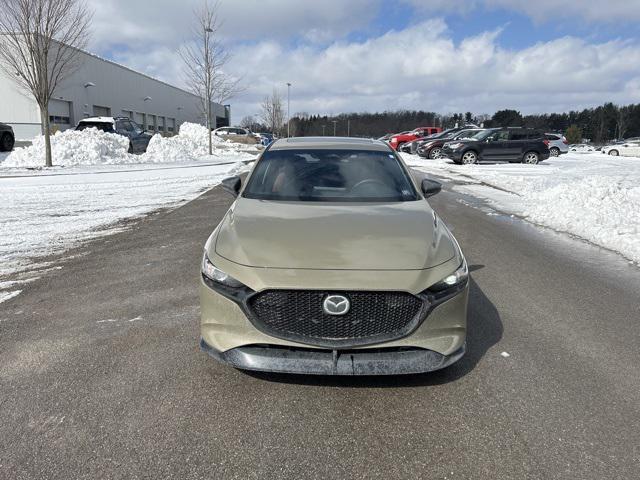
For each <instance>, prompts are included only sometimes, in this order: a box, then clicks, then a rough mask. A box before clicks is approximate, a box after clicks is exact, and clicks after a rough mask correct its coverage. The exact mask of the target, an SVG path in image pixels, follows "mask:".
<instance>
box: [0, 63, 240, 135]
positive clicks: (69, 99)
mask: <svg viewBox="0 0 640 480" xmlns="http://www.w3.org/2000/svg"><path fill="white" fill-rule="evenodd" d="M80 55H81V59H80V60H81V63H80V67H79V69H78V70H77V71H76V72H75V73H74V74H72V75H71V76H70V77H69V78H67V79H66V80H65V81H64V82H63V83H62V84H61V85H60V86H59V87H58V89H57V91H56V93H55V95H54V97H55V98H54V99H52V100H51V102H50V103H49V116H50V123H51V128H52V129H53V130H66V129H68V128H72V127H74V126H75V125H76V124H77V123H78V122H79V121H80V120H81V119H83V118H86V117H93V116H125V117H129V118H131V119H132V120H134V121H135V122H136V123H138V124H139V125H141V126H143V127H144V128H145V129H146V130H150V131H154V132H160V133H166V134H169V135H170V134H172V133H173V132H177V131H178V128H179V126H180V124H182V123H183V122H193V123H200V124H205V123H206V122H205V118H206V115H204V114H203V113H202V110H203V108H202V100H201V99H200V98H199V97H197V96H196V95H193V94H192V93H190V92H187V91H185V90H182V89H180V88H177V87H174V86H173V85H169V84H168V83H165V82H162V81H160V80H156V79H155V78H152V77H150V76H148V75H145V74H142V73H139V72H136V71H134V70H131V69H130V68H127V67H124V66H122V65H119V64H117V63H114V62H112V61H109V60H105V59H103V58H100V57H98V56H96V55H92V54H90V53H87V52H81V53H80ZM230 115H231V111H230V107H229V105H220V104H217V103H212V104H211V119H212V125H215V126H216V127H222V126H228V125H229V120H230ZM0 122H3V123H7V124H9V125H11V126H12V127H13V129H14V132H15V136H16V138H17V139H30V138H33V137H34V136H36V135H38V134H40V133H41V120H40V109H39V108H38V105H37V104H36V102H35V100H34V99H33V97H32V96H31V95H30V94H29V93H26V92H24V91H22V90H21V89H20V88H19V87H18V85H17V84H16V82H15V79H13V78H11V75H10V74H9V72H6V71H5V70H4V69H2V68H0Z"/></svg>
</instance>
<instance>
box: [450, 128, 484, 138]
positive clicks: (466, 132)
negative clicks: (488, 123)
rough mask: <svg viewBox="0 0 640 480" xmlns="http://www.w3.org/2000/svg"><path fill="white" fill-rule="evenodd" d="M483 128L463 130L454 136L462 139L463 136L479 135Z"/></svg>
mask: <svg viewBox="0 0 640 480" xmlns="http://www.w3.org/2000/svg"><path fill="white" fill-rule="evenodd" d="M481 132H482V130H480V131H478V130H462V131H461V132H458V133H456V134H455V135H454V136H453V138H454V139H456V140H459V139H462V138H473V136H474V135H477V134H478V133H481Z"/></svg>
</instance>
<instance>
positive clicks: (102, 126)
mask: <svg viewBox="0 0 640 480" xmlns="http://www.w3.org/2000/svg"><path fill="white" fill-rule="evenodd" d="M87 128H97V129H98V130H102V131H103V132H113V124H112V123H109V122H80V123H79V124H78V126H77V127H76V130H85V129H87Z"/></svg>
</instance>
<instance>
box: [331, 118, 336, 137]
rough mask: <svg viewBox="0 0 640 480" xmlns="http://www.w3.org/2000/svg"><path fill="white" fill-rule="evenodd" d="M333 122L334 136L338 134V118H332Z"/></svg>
mask: <svg viewBox="0 0 640 480" xmlns="http://www.w3.org/2000/svg"><path fill="white" fill-rule="evenodd" d="M331 121H332V122H333V136H334V137H335V136H336V125H337V124H338V121H337V120H331Z"/></svg>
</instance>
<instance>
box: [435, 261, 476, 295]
mask: <svg viewBox="0 0 640 480" xmlns="http://www.w3.org/2000/svg"><path fill="white" fill-rule="evenodd" d="M468 278H469V268H468V267H467V261H466V260H465V259H463V260H462V264H461V265H460V266H459V267H458V269H457V270H456V271H455V272H453V273H452V274H450V275H447V276H446V277H444V278H443V279H442V280H440V281H439V282H438V283H436V284H434V285H432V286H431V287H430V288H429V290H431V291H432V292H441V291H442V290H447V289H448V288H452V287H455V286H456V285H460V284H462V283H464V282H466V281H467V279H468Z"/></svg>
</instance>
